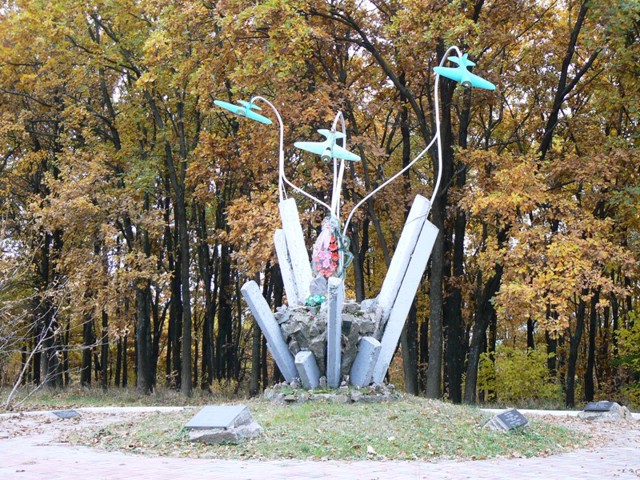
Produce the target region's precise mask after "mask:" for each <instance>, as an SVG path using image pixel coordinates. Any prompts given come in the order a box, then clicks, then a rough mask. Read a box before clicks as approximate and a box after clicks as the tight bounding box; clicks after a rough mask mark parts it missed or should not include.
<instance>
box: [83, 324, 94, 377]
mask: <svg viewBox="0 0 640 480" xmlns="http://www.w3.org/2000/svg"><path fill="white" fill-rule="evenodd" d="M82 338H83V344H82V368H81V369H80V385H82V386H83V387H88V386H89V385H91V357H92V355H91V350H92V348H93V344H94V343H95V339H94V338H93V318H92V317H91V315H89V314H87V315H85V317H84V323H83V324H82Z"/></svg>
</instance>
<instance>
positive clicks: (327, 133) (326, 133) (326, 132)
mask: <svg viewBox="0 0 640 480" xmlns="http://www.w3.org/2000/svg"><path fill="white" fill-rule="evenodd" d="M318 133H319V134H320V135H324V136H325V137H327V139H330V138H331V135H332V133H331V130H328V129H326V128H321V129H320V130H318ZM333 138H334V139H335V140H339V139H341V138H344V133H342V132H333Z"/></svg>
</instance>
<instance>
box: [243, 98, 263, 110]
mask: <svg viewBox="0 0 640 480" xmlns="http://www.w3.org/2000/svg"><path fill="white" fill-rule="evenodd" d="M238 103H239V104H240V105H242V106H243V107H247V108H250V109H253V110H262V109H261V108H260V107H259V106H258V105H256V104H255V103H251V102H245V101H244V100H238Z"/></svg>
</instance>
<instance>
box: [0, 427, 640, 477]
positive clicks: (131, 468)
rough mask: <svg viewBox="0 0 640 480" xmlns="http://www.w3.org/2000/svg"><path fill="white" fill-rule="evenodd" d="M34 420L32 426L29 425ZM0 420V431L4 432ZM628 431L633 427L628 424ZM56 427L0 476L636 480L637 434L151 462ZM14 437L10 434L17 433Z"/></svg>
mask: <svg viewBox="0 0 640 480" xmlns="http://www.w3.org/2000/svg"><path fill="white" fill-rule="evenodd" d="M34 422H35V421H34ZM635 423H636V422H634V424H635ZM2 425H3V424H2V423H1V422H0V429H2ZM630 427H631V425H630ZM54 430H55V429H53V428H48V429H42V428H41V429H40V430H39V431H38V432H36V434H28V435H18V436H13V437H9V438H6V436H7V435H6V434H5V435H4V437H5V438H3V434H2V431H1V430H0V479H3V480H4V479H12V480H13V479H17V480H32V479H43V480H44V479H46V480H56V479H73V480H76V479H77V480H85V479H91V480H101V479H105V480H106V479H108V480H116V479H138V478H141V479H147V478H148V479H157V480H165V479H166V480H169V479H171V480H177V479H197V480H203V479H216V480H218V479H220V480H222V479H233V480H242V479H255V480H264V479H282V478H286V479H287V480H294V479H316V478H318V479H320V478H327V479H336V480H341V479H345V480H347V479H348V480H354V479H357V480H360V479H362V480H369V479H371V480H373V479H380V480H382V479H385V480H386V479H465V478H469V479H496V480H502V479H505V480H506V479H509V480H512V479H516V480H525V479H545V480H551V479H556V478H557V479H608V478H611V479H639V478H640V429H638V427H637V425H633V428H628V429H624V428H623V429H621V431H622V432H623V434H621V435H619V436H618V437H617V438H616V439H614V441H613V442H612V443H610V444H608V445H606V446H603V447H600V448H598V449H596V450H579V451H575V452H571V453H567V454H562V455H555V456H551V457H546V458H530V459H524V458H523V459H499V460H482V461H464V462H453V461H443V462H438V463H426V462H376V461H363V462H333V461H330V462H306V461H304V462H300V461H270V462H259V461H249V460H247V461H229V460H200V459H179V458H167V457H162V458H152V457H142V456H132V455H127V454H123V453H114V452H103V451H98V450H94V449H91V448H87V447H72V446H69V445H65V444H60V443H55V438H56V435H57V434H56V432H55V431H54ZM14 434H15V432H14Z"/></svg>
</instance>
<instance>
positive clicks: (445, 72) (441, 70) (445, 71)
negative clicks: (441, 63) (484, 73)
mask: <svg viewBox="0 0 640 480" xmlns="http://www.w3.org/2000/svg"><path fill="white" fill-rule="evenodd" d="M433 71H434V72H436V73H437V74H438V75H441V76H443V77H446V78H448V79H450V80H455V81H456V82H460V81H462V70H461V69H460V68H450V67H435V68H434V69H433Z"/></svg>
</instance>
